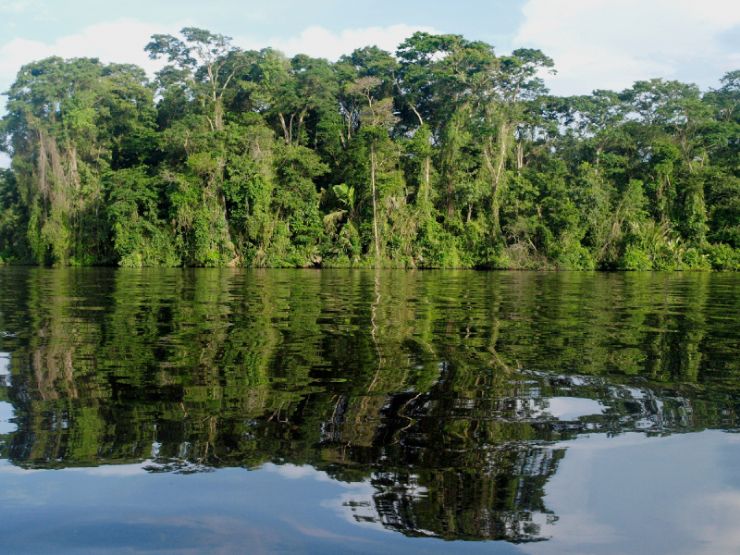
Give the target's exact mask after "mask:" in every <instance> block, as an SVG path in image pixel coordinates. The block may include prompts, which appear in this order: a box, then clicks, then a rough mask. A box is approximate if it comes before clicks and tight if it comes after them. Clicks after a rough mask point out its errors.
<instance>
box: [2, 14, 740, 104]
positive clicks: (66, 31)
mask: <svg viewBox="0 0 740 555" xmlns="http://www.w3.org/2000/svg"><path fill="white" fill-rule="evenodd" d="M184 26H197V27H203V28H206V29H209V30H211V31H214V32H219V33H223V34H226V35H229V36H231V37H233V38H234V42H235V43H236V44H237V45H238V46H241V47H244V48H262V47H264V46H268V45H269V46H273V47H276V48H278V49H280V50H282V51H284V52H285V53H286V54H289V55H291V54H295V53H298V52H303V53H306V54H310V55H313V56H321V57H326V58H329V59H336V58H337V57H339V56H340V55H341V54H343V53H347V52H351V51H352V50H353V49H355V48H357V47H360V46H366V45H369V44H376V45H378V46H380V47H382V48H385V49H387V50H391V51H393V50H394V49H395V47H396V45H397V44H398V43H399V42H400V41H402V40H403V39H404V38H405V37H406V36H408V35H410V34H411V33H413V32H414V31H415V30H425V31H429V32H439V33H458V34H462V35H465V36H466V37H467V38H470V39H476V40H484V41H486V42H489V43H490V44H492V45H494V47H495V49H496V52H497V53H499V54H506V53H508V52H511V50H513V49H515V48H519V47H533V48H540V49H542V50H543V51H544V52H545V53H546V54H548V55H549V56H550V57H552V58H553V59H554V60H555V66H556V69H557V74H556V75H554V76H548V77H547V79H546V80H547V83H548V85H549V87H550V89H551V90H552V92H554V93H556V94H562V95H570V94H587V93H589V92H591V91H592V90H594V89H623V88H626V87H628V86H630V85H631V84H632V83H633V82H634V81H636V80H639V79H649V78H651V77H662V78H665V79H679V80H682V81H688V82H694V83H697V84H698V85H700V86H701V87H702V88H704V89H706V88H709V87H716V86H717V85H718V82H719V78H720V77H721V76H722V75H723V74H724V73H726V72H727V71H730V70H733V69H738V68H740V1H738V0H456V1H454V2H450V1H439V0H373V1H371V2H352V1H349V0H313V1H310V0H303V1H301V0H261V1H258V2H257V1H252V0H241V1H239V0H198V1H195V0H176V1H171V0H146V1H144V0H124V1H118V2H111V1H105V0H103V1H101V0H0V91H5V90H7V89H8V87H9V86H10V84H11V83H12V81H13V79H14V77H15V75H16V73H17V71H18V69H19V68H20V67H21V66H22V65H23V64H24V63H27V62H30V61H32V60H35V59H40V58H43V57H46V56H50V55H59V56H62V57H67V58H68V57H77V56H90V57H98V58H100V59H101V60H102V61H104V62H111V61H115V62H128V63H136V64H139V65H141V66H143V67H145V68H146V69H147V70H149V71H150V72H153V71H155V70H156V68H157V66H156V62H152V61H151V60H148V58H147V57H146V55H145V53H144V51H143V48H144V45H145V44H146V43H147V42H148V39H149V36H150V35H151V34H153V33H176V32H177V31H178V30H179V29H180V28H182V27H184ZM3 105H4V99H3V98H1V97H0V113H2V110H3V108H2V107H3Z"/></svg>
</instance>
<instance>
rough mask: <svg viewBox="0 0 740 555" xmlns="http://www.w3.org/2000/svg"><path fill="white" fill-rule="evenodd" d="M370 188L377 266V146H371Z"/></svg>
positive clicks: (378, 245) (378, 249) (378, 236)
mask: <svg viewBox="0 0 740 555" xmlns="http://www.w3.org/2000/svg"><path fill="white" fill-rule="evenodd" d="M370 187H371V189H372V194H373V239H374V242H375V264H376V266H377V264H378V263H379V262H380V234H379V233H378V200H377V194H376V190H375V145H371V146H370Z"/></svg>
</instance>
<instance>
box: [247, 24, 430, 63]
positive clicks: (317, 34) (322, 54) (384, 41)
mask: <svg viewBox="0 0 740 555" xmlns="http://www.w3.org/2000/svg"><path fill="white" fill-rule="evenodd" d="M416 31H426V32H428V33H436V32H437V31H436V30H435V29H433V28H432V27H423V26H413V25H406V24H398V25H389V26H387V27H364V28H358V29H344V30H342V31H339V32H334V31H330V30H328V29H326V28H324V27H320V26H316V25H314V26H311V27H307V28H306V29H304V30H303V31H301V33H300V34H298V35H297V36H294V37H288V38H280V37H275V38H272V39H270V40H268V41H266V42H260V43H257V42H256V41H254V40H252V39H249V38H242V39H239V40H237V43H238V44H239V45H240V46H242V47H244V48H256V49H259V48H264V47H265V46H267V45H269V46H272V47H274V48H277V49H278V50H280V51H282V52H284V53H285V54H287V55H289V56H292V55H295V54H299V53H301V54H308V55H309V56H313V57H316V58H327V59H329V60H336V59H337V58H339V57H340V56H341V55H342V54H349V53H350V52H352V51H353V50H355V49H356V48H361V47H363V46H373V45H375V46H378V47H379V48H382V49H383V50H387V51H389V52H395V50H396V47H397V46H398V45H399V44H400V43H401V42H403V41H404V39H406V38H408V37H409V36H411V35H412V34H414V33H415V32H416Z"/></svg>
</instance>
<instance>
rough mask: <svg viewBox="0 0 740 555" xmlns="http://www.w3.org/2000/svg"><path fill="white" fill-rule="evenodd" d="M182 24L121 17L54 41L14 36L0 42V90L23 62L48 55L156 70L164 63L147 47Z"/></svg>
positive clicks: (3, 88) (7, 85) (9, 82)
mask: <svg viewBox="0 0 740 555" xmlns="http://www.w3.org/2000/svg"><path fill="white" fill-rule="evenodd" d="M180 27H182V25H179V24H178V25H172V26H167V27H163V26H162V25H157V24H153V23H145V22H143V21H138V20H135V19H121V20H118V21H112V22H106V23H96V24H95V25H91V26H89V27H85V28H84V29H83V30H82V31H80V32H79V33H76V34H74V35H67V36H64V37H60V38H59V39H57V40H55V41H53V42H43V41H38V40H28V39H24V38H20V37H18V38H14V39H12V40H10V41H8V42H6V43H4V44H0V90H2V91H5V90H7V88H8V87H9V86H10V84H11V83H12V82H13V80H14V79H15V76H16V74H17V72H18V70H19V69H20V68H21V66H22V65H24V64H27V63H29V62H31V61H34V60H39V59H41V58H46V57H48V56H61V57H62V58H75V57H94V58H99V59H100V60H101V61H102V62H120V63H132V64H137V65H139V66H141V67H143V68H145V69H146V70H147V71H150V72H153V71H155V70H156V68H157V67H160V66H161V64H162V63H161V62H158V61H154V60H150V59H149V58H148V56H147V54H146V52H144V46H145V45H146V44H147V43H148V42H149V38H150V36H151V35H153V34H154V33H175V32H177V30H178V29H180Z"/></svg>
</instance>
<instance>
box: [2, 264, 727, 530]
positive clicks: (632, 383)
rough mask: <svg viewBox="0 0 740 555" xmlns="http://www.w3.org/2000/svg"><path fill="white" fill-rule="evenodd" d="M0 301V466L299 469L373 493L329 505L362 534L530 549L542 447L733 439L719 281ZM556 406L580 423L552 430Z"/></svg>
mask: <svg viewBox="0 0 740 555" xmlns="http://www.w3.org/2000/svg"><path fill="white" fill-rule="evenodd" d="M0 281H1V282H2V283H0V285H2V293H0V331H2V332H3V335H2V336H1V337H0V351H3V352H6V353H8V356H4V358H3V360H8V361H9V362H8V363H6V364H5V366H6V367H7V368H6V374H7V375H6V376H4V377H3V380H2V382H0V401H3V400H6V399H7V401H8V402H10V403H12V406H13V408H14V411H15V423H16V425H17V430H15V431H12V432H10V433H7V434H5V435H0V450H2V453H0V454H1V455H2V457H3V458H8V459H10V460H11V461H12V462H13V463H14V464H16V465H20V466H23V467H33V468H58V467H66V466H86V465H98V464H103V463H104V464H116V463H124V462H136V461H147V463H146V464H147V469H148V470H150V471H151V472H181V473H188V472H202V471H207V470H211V469H213V468H217V467H226V466H242V467H246V468H256V467H259V466H260V465H262V464H263V463H265V462H267V461H272V462H275V463H278V464H280V463H285V462H290V463H293V464H298V465H303V464H309V465H312V466H313V467H315V468H317V469H321V470H324V471H326V472H327V473H328V474H329V475H330V476H331V477H332V478H334V479H337V480H344V481H367V482H369V483H370V484H372V487H373V489H374V492H375V493H374V494H373V495H372V498H371V499H356V500H353V499H348V500H347V501H346V502H345V505H344V507H345V509H346V510H347V511H348V512H349V513H350V514H351V515H352V517H353V518H354V519H356V520H358V521H372V522H377V523H380V524H382V525H383V526H385V527H387V528H390V529H393V530H397V531H399V532H402V533H404V534H409V535H434V536H438V537H442V538H447V539H453V538H466V539H507V540H510V541H531V540H538V539H542V537H541V526H542V524H543V523H545V522H547V521H552V520H554V519H556V518H557V517H556V515H553V514H551V513H550V512H549V511H548V509H547V507H546V505H545V503H544V501H543V495H544V487H545V484H546V483H547V481H548V480H549V479H550V478H551V477H552V476H553V475H554V474H555V473H556V472H557V469H558V463H559V461H560V460H561V459H562V458H563V457H564V456H566V453H565V451H564V450H563V449H562V448H558V447H557V446H556V445H554V443H555V442H557V441H559V440H562V439H569V438H573V437H575V436H576V435H578V434H581V433H599V432H604V433H610V434H617V433H622V432H624V431H629V430H640V431H645V432H646V433H655V434H664V433H671V432H677V431H688V430H698V429H703V428H707V427H714V428H722V429H737V414H738V403H739V401H738V396H737V390H738V385H739V383H740V366H739V363H738V360H737V358H735V357H733V356H732V348H731V343H732V341H734V342H735V344H736V342H737V335H736V332H735V335H732V332H729V331H728V330H727V327H726V325H725V323H724V321H723V320H722V316H723V314H727V311H728V310H737V309H738V308H740V307H738V306H737V305H738V302H739V301H738V296H737V295H732V294H731V291H732V288H733V287H736V286H735V285H734V283H735V281H733V277H732V276H724V275H719V274H711V275H710V274H699V275H688V276H686V275H683V276H682V275H678V276H661V275H650V276H646V275H642V276H638V275H589V274H528V273H515V274H509V273H501V274H480V273H454V272H452V273H442V272H429V273H413V272H398V273H396V272H390V271H375V272H362V271H354V272H345V271H322V272H312V271H294V272H291V271H279V272H275V271H272V272H268V271H254V272H240V271H231V270H213V271H207V270H190V271H163V270H151V271H139V272H135V271H110V270H84V271H81V270H59V271H44V270H36V269H32V270H20V269H8V270H7V271H6V270H4V271H3V272H2V273H0ZM728 291H729V293H728ZM728 334H730V335H729V336H728ZM728 344H729V345H730V346H728ZM573 399H576V400H578V399H582V400H591V404H588V403H586V404H585V405H584V404H583V403H581V405H583V406H586V407H595V408H594V409H593V410H590V412H589V411H588V410H587V411H586V412H585V413H582V414H581V413H579V414H577V415H576V416H571V417H567V411H566V412H564V413H563V414H566V416H563V415H560V416H559V415H558V414H555V412H557V411H555V407H556V404H557V405H558V406H561V405H564V404H565V405H567V404H568V403H569V402H570V403H573V401H572V400H573ZM569 400H570V401H569ZM579 406H580V405H579Z"/></svg>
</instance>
